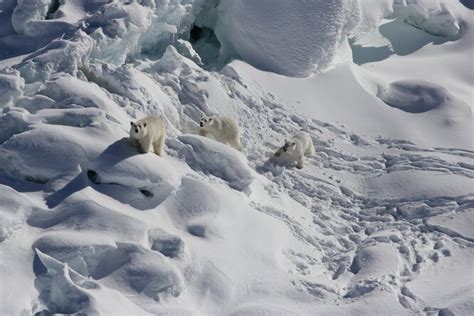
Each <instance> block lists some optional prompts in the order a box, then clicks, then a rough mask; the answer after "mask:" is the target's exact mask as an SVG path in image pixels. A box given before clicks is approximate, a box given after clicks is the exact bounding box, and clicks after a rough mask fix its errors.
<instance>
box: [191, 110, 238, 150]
mask: <svg viewBox="0 0 474 316" xmlns="http://www.w3.org/2000/svg"><path fill="white" fill-rule="evenodd" d="M199 126H200V128H199V135H201V136H205V137H210V138H213V139H215V140H217V141H219V142H221V143H224V144H227V145H229V146H231V147H233V148H235V149H237V150H238V151H242V144H241V143H240V130H239V125H238V124H237V122H236V121H235V120H234V119H233V118H230V117H223V116H220V117H218V116H213V117H208V116H203V117H202V118H201V121H200V122H199Z"/></svg>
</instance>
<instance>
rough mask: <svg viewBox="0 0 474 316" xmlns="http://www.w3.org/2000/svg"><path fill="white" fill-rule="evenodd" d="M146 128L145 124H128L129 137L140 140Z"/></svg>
mask: <svg viewBox="0 0 474 316" xmlns="http://www.w3.org/2000/svg"><path fill="white" fill-rule="evenodd" d="M146 126H147V124H146V122H140V121H138V122H137V123H134V122H130V136H132V137H134V138H142V137H143V136H145V135H146V133H147V131H146Z"/></svg>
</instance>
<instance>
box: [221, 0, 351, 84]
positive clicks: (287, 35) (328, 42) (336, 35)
mask: <svg viewBox="0 0 474 316" xmlns="http://www.w3.org/2000/svg"><path fill="white" fill-rule="evenodd" d="M359 14H360V11H359V4H358V1H353V0H351V1H342V0H330V1H324V0H317V1H285V0H278V1H275V0H262V1H245V0H226V1H221V2H220V4H219V8H218V20H217V24H216V29H215V33H216V36H217V38H218V39H219V42H220V43H221V44H222V45H223V47H222V48H221V53H224V54H227V55H235V56H240V58H242V59H243V60H244V61H246V62H248V63H250V64H252V65H253V66H255V67H257V68H260V69H262V70H267V71H273V72H276V73H280V74H284V75H289V76H307V75H309V74H310V73H311V72H313V71H315V70H322V69H325V68H327V67H328V66H330V65H331V64H333V63H334V62H335V61H337V60H344V61H346V60H350V58H351V55H350V50H349V47H348V44H347V37H348V35H349V34H350V32H351V31H352V30H353V28H354V27H355V26H356V25H357V23H358V22H359Z"/></svg>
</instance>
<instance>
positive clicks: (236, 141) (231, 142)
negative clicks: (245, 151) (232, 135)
mask: <svg viewBox="0 0 474 316" xmlns="http://www.w3.org/2000/svg"><path fill="white" fill-rule="evenodd" d="M227 143H228V144H229V146H231V147H233V148H235V149H237V150H238V151H242V144H240V140H239V139H238V138H236V139H231V140H229V141H228V142H227Z"/></svg>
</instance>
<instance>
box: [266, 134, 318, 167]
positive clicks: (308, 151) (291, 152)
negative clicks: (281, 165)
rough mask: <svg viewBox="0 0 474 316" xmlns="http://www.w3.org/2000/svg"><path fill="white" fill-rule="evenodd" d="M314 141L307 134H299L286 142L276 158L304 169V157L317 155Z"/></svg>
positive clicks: (276, 153)
mask: <svg viewBox="0 0 474 316" xmlns="http://www.w3.org/2000/svg"><path fill="white" fill-rule="evenodd" d="M315 152H316V151H315V149H314V145H313V140H312V139H311V136H310V135H309V134H308V133H306V132H298V133H296V134H295V135H293V137H292V138H291V139H290V140H287V141H285V143H284V144H283V146H281V147H280V148H279V149H278V150H277V151H276V152H275V156H276V157H279V158H280V157H281V159H283V160H285V162H288V163H292V164H296V168H298V169H301V168H303V164H304V157H305V156H311V155H314V154H315Z"/></svg>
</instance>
